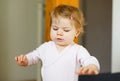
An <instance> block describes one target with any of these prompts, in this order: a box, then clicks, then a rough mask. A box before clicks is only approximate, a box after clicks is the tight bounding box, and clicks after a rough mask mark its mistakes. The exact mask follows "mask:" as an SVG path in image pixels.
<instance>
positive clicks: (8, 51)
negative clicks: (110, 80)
mask: <svg viewBox="0 0 120 81" xmlns="http://www.w3.org/2000/svg"><path fill="white" fill-rule="evenodd" d="M119 7H120V0H80V8H81V9H82V10H83V12H84V15H85V19H86V21H87V23H88V25H87V26H86V27H85V34H84V36H83V38H82V44H83V46H85V47H86V48H87V49H88V51H89V52H90V53H91V55H94V56H96V57H97V58H98V60H99V62H100V65H101V71H100V72H101V73H109V72H110V73H111V72H112V73H116V72H120V59H119V58H120V36H119V35H120V23H119V21H120V15H119V14H120V8H119ZM44 36H45V0H0V81H41V77H40V67H41V63H39V64H37V65H33V66H30V67H20V66H18V65H17V64H16V63H15V60H14V57H15V56H16V55H20V54H26V53H28V52H30V51H32V50H34V49H35V48H36V47H38V46H39V45H40V44H41V43H43V42H44V41H45V40H44Z"/></svg>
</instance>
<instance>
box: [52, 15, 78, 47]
mask: <svg viewBox="0 0 120 81" xmlns="http://www.w3.org/2000/svg"><path fill="white" fill-rule="evenodd" d="M76 34H77V30H76V28H75V27H74V25H73V24H72V23H71V20H69V19H67V18H63V17H58V18H53V19H52V23H51V32H50V36H51V39H52V40H53V41H54V42H55V43H56V44H57V45H60V46H67V45H69V44H71V43H72V42H73V41H74V38H75V36H76Z"/></svg>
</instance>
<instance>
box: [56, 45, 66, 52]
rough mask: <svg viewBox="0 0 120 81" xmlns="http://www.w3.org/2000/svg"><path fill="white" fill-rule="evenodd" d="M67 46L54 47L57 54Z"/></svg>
mask: <svg viewBox="0 0 120 81" xmlns="http://www.w3.org/2000/svg"><path fill="white" fill-rule="evenodd" d="M67 46H68V45H67ZM67 46H61V45H56V48H57V50H58V52H61V51H62V50H63V49H64V48H65V47H67Z"/></svg>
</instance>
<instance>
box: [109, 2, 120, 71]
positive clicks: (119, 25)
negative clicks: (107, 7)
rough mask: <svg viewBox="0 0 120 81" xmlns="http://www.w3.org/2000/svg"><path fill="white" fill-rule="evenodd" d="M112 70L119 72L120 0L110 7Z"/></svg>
mask: <svg viewBox="0 0 120 81" xmlns="http://www.w3.org/2000/svg"><path fill="white" fill-rule="evenodd" d="M112 19H113V20H112V23H113V24H112V65H111V67H112V72H120V36H119V35H120V0H113V7H112Z"/></svg>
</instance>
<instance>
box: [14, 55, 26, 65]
mask: <svg viewBox="0 0 120 81" xmlns="http://www.w3.org/2000/svg"><path fill="white" fill-rule="evenodd" d="M15 61H16V63H17V64H18V65H20V66H27V65H28V59H27V57H26V56H25V55H20V56H16V57H15Z"/></svg>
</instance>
